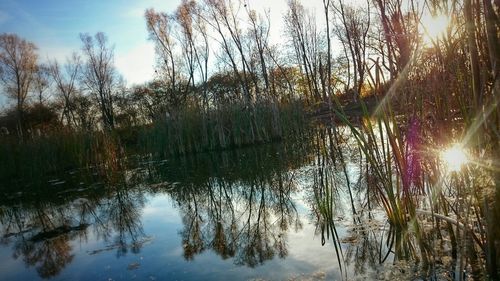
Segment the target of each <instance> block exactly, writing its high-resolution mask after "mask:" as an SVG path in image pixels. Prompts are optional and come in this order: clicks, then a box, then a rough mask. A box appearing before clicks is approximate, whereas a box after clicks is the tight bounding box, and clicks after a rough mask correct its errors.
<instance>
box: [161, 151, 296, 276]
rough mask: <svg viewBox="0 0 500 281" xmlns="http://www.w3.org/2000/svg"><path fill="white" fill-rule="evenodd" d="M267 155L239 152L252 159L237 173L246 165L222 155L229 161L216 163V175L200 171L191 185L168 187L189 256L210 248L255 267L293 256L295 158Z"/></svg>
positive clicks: (185, 251)
mask: <svg viewBox="0 0 500 281" xmlns="http://www.w3.org/2000/svg"><path fill="white" fill-rule="evenodd" d="M267 155H269V154H266V153H264V154H262V153H256V152H254V151H247V152H246V153H245V154H244V155H239V156H240V157H242V158H243V159H245V160H247V161H245V162H244V165H245V167H246V168H243V167H241V168H242V169H241V171H242V172H241V173H239V174H237V176H235V173H234V170H235V169H238V168H240V166H241V165H242V164H238V163H231V162H230V161H231V160H230V159H233V158H228V157H224V156H222V158H223V160H224V161H222V163H226V164H225V165H224V164H223V165H222V166H221V165H217V164H215V165H217V167H218V168H217V169H218V170H215V171H213V172H212V173H211V174H212V176H211V177H200V176H199V175H200V174H202V175H204V174H206V173H205V172H203V171H200V173H197V175H198V176H197V177H194V176H193V179H192V180H193V181H192V183H190V184H185V185H182V186H178V187H176V188H175V189H173V190H171V191H169V193H170V195H171V196H172V197H173V198H174V199H175V201H176V202H177V206H178V209H179V210H180V213H181V216H182V221H183V229H182V231H180V235H181V237H182V243H183V249H184V257H185V258H186V259H187V260H192V259H193V258H194V257H195V256H196V255H197V254H200V253H202V252H203V251H205V250H207V249H211V250H213V251H214V252H215V253H217V254H218V255H219V256H220V257H221V258H222V259H227V258H233V259H234V262H235V263H236V264H239V265H246V266H250V267H254V266H257V265H259V264H262V263H264V262H265V261H267V260H270V259H273V258H274V257H275V256H278V257H280V258H285V257H286V256H287V255H288V248H287V242H286V240H287V235H286V233H287V231H288V230H289V228H290V227H293V228H294V229H296V230H298V229H301V228H302V224H301V221H300V219H299V214H298V212H297V210H296V208H295V205H294V203H293V200H292V198H291V196H292V194H294V193H295V192H297V190H298V189H297V185H296V179H295V175H294V172H292V171H290V170H289V166H288V165H290V164H292V162H287V161H283V159H281V160H280V159H279V158H278V161H277V160H276V159H275V158H274V156H275V155H276V153H273V154H272V155H273V159H272V160H271V159H270V157H269V158H268V156H267ZM278 155H280V154H279V153H278ZM198 161H200V160H198ZM201 161H203V160H201ZM268 161H275V162H272V165H270V164H269V162H268ZM240 162H241V161H240ZM218 163H220V162H218ZM198 164H199V163H198ZM233 164H236V166H232V165H233ZM207 165H209V164H207ZM204 167H206V166H204ZM210 167H214V165H210ZM156 172H158V173H162V171H156ZM183 172H187V173H190V172H192V171H183ZM193 174H194V173H193ZM162 179H164V178H162ZM193 182H196V184H194V183H193Z"/></svg>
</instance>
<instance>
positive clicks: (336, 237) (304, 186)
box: [0, 125, 456, 279]
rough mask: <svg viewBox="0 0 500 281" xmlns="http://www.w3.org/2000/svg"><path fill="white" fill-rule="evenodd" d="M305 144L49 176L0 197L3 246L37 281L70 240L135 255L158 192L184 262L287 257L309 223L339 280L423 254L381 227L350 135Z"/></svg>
mask: <svg viewBox="0 0 500 281" xmlns="http://www.w3.org/2000/svg"><path fill="white" fill-rule="evenodd" d="M307 140H308V141H304V142H296V143H291V144H286V145H277V146H262V147H259V148H248V149H240V150H234V151H226V152H222V153H207V154H198V155H189V156H186V157H183V158H179V159H174V158H173V159H168V160H160V161H158V160H156V159H152V158H150V157H147V158H138V159H135V160H136V162H137V163H132V164H131V163H129V166H131V168H128V169H124V170H123V171H117V170H114V171H107V172H106V171H103V170H102V169H101V170H98V171H94V170H91V171H79V172H78V173H73V174H72V175H71V176H68V178H67V179H64V181H65V182H66V184H65V185H64V187H65V188H62V187H61V186H59V185H58V184H59V182H63V181H61V180H58V181H56V182H54V181H51V182H49V183H45V185H43V184H42V185H33V186H32V187H31V188H28V189H29V190H26V191H25V193H24V194H16V193H9V194H7V196H4V197H3V199H1V200H0V227H1V228H0V231H1V233H2V238H1V243H2V244H4V245H7V246H9V247H12V251H13V257H14V258H15V259H21V260H22V261H24V263H25V264H26V265H27V266H29V267H35V268H36V270H37V272H38V274H39V276H40V277H41V278H49V277H53V276H56V275H58V274H59V273H60V272H61V271H62V270H63V269H64V267H66V266H67V265H68V264H70V263H71V262H72V261H73V260H74V259H75V257H76V256H77V255H78V253H77V251H76V250H77V249H73V248H72V245H74V243H75V242H80V243H87V242H94V241H104V243H105V244H106V246H105V247H104V248H101V249H97V250H93V251H89V252H87V254H88V255H90V256H93V255H97V254H99V253H101V252H104V251H114V252H116V257H121V256H124V255H126V254H127V253H129V252H132V253H138V252H140V251H141V247H142V246H143V245H144V244H145V243H146V242H148V241H151V239H152V238H151V237H152V236H155V235H158V234H159V235H161V234H160V233H145V231H144V229H143V222H142V220H143V209H144V208H145V207H147V206H148V203H149V202H148V199H149V198H155V197H156V196H159V195H167V197H168V198H169V199H171V200H172V202H174V205H175V209H176V210H177V211H178V213H179V216H180V219H181V222H182V225H181V226H180V228H179V231H178V235H179V236H178V237H179V238H180V243H181V245H179V246H181V249H182V256H183V257H184V259H185V260H186V261H192V260H195V257H196V256H198V255H200V254H202V253H204V252H213V253H216V254H217V255H218V256H219V257H220V258H221V259H223V260H226V259H227V260H231V261H232V262H233V263H234V264H236V265H242V266H246V267H250V268H254V267H257V266H259V265H262V264H264V263H265V262H266V261H269V260H272V259H275V258H280V259H285V258H287V257H288V256H289V255H290V253H291V251H290V249H289V247H290V246H289V242H290V241H289V237H290V233H292V232H299V231H301V230H302V229H303V228H304V225H305V224H311V225H313V226H315V227H316V233H308V234H307V235H317V236H318V237H319V241H320V242H318V243H321V244H322V245H324V247H331V250H332V251H331V253H332V256H331V257H333V258H336V259H337V262H338V265H339V266H340V269H341V271H342V274H341V275H342V276H344V277H345V276H347V273H348V272H349V273H354V274H356V275H359V276H368V274H369V273H370V272H373V271H374V269H375V268H377V267H378V265H379V264H381V263H384V262H385V261H392V262H395V261H398V260H405V259H408V258H410V257H412V258H418V256H419V253H425V254H429V253H431V252H430V249H429V248H428V247H427V246H426V245H421V244H418V243H417V242H418V241H422V240H424V239H426V238H428V237H427V236H422V237H420V239H419V240H416V239H414V238H412V237H414V235H412V234H411V231H412V229H411V228H410V227H407V228H406V229H397V228H396V227H392V226H390V224H386V223H385V221H386V218H385V217H384V214H383V212H382V210H383V209H382V208H381V207H380V206H379V203H380V202H379V201H380V200H379V199H380V198H378V195H377V192H376V190H377V188H380V187H379V185H380V182H379V181H378V179H379V177H378V175H376V167H373V165H369V164H368V163H367V162H368V161H366V159H363V157H362V155H363V154H362V153H361V151H360V149H359V147H358V146H357V145H356V143H355V142H354V139H353V138H352V136H351V134H350V130H348V129H347V128H344V127H329V126H322V125H320V126H318V128H317V130H315V131H314V132H313V133H312V134H311V135H310V136H308V137H307ZM131 159H132V158H131ZM130 162H132V161H130ZM55 186H56V187H57V188H55ZM70 187H71V188H70ZM23 191H24V190H23ZM298 202H300V203H304V202H305V205H306V206H307V207H309V210H301V207H302V208H303V205H301V204H298ZM305 212H306V213H308V214H309V215H310V216H309V217H307V216H304V215H305V214H304V213H305ZM304 220H310V221H304ZM447 226H448V227H450V228H451V227H452V226H451V225H449V224H448V225H447ZM412 227H418V225H416V224H414V225H413V226H412ZM436 232H437V231H436ZM450 233H453V232H450ZM422 235H429V237H430V236H431V235H437V234H426V233H423V232H422ZM452 243H453V241H452ZM426 247H427V248H426ZM453 249H454V250H456V245H455V246H453ZM454 256H455V257H456V252H455V255H454ZM153 258H156V257H153ZM331 263H332V264H334V263H335V261H334V262H331ZM368 279H370V277H368Z"/></svg>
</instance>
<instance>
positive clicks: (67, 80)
mask: <svg viewBox="0 0 500 281" xmlns="http://www.w3.org/2000/svg"><path fill="white" fill-rule="evenodd" d="M80 68H81V63H80V57H79V56H78V55H77V54H76V53H74V54H73V55H72V57H71V58H68V59H67V62H66V65H64V70H61V67H60V66H59V63H58V62H57V61H54V62H52V63H51V64H50V67H49V71H50V75H51V76H52V78H53V79H54V82H55V83H56V87H57V91H58V92H59V94H60V96H61V99H62V101H63V112H62V116H63V118H65V119H66V123H67V125H68V126H71V125H72V124H73V125H76V122H77V120H76V117H75V114H74V110H75V109H74V107H75V105H74V96H75V95H76V93H77V91H78V89H77V88H76V81H77V77H78V74H79V72H80Z"/></svg>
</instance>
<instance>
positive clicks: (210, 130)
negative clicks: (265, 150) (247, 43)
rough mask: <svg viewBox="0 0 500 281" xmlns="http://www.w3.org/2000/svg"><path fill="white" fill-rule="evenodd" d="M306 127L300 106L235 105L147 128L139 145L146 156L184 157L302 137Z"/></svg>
mask: <svg viewBox="0 0 500 281" xmlns="http://www.w3.org/2000/svg"><path fill="white" fill-rule="evenodd" d="M276 116H278V118H276ZM305 126H306V113H305V109H304V108H303V107H302V105H301V103H299V102H294V103H289V104H283V105H277V106H276V105H273V104H266V103H261V104H255V105H254V106H253V108H248V107H246V106H244V105H242V104H232V105H227V106H224V107H222V106H221V107H219V108H218V109H216V110H211V111H209V112H203V111H202V110H199V109H198V108H196V107H188V108H186V109H184V110H181V111H179V112H177V113H176V114H175V116H169V117H166V118H163V119H160V120H157V121H155V122H154V123H153V124H152V125H151V126H150V127H145V128H144V129H143V130H142V132H141V134H140V136H139V143H140V147H142V148H143V151H146V152H154V153H156V154H158V155H163V156H170V155H184V154H189V153H197V152H204V151H214V150H224V149H230V148H237V147H244V146H248V145H255V144H261V143H270V142H273V141H279V140H281V139H283V138H290V137H294V136H297V135H300V133H301V131H302V130H303V128H304V127H305Z"/></svg>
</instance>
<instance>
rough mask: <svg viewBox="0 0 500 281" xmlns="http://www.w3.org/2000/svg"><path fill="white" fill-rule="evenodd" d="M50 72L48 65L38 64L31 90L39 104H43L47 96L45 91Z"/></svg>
mask: <svg viewBox="0 0 500 281" xmlns="http://www.w3.org/2000/svg"><path fill="white" fill-rule="evenodd" d="M49 78H50V72H49V67H48V66H47V65H44V64H41V65H38V68H37V71H36V75H35V80H34V85H33V90H34V92H35V94H36V95H37V97H36V99H37V102H38V104H39V105H43V103H44V102H45V101H46V99H47V97H45V93H46V91H47V89H48V88H50V80H49Z"/></svg>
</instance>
